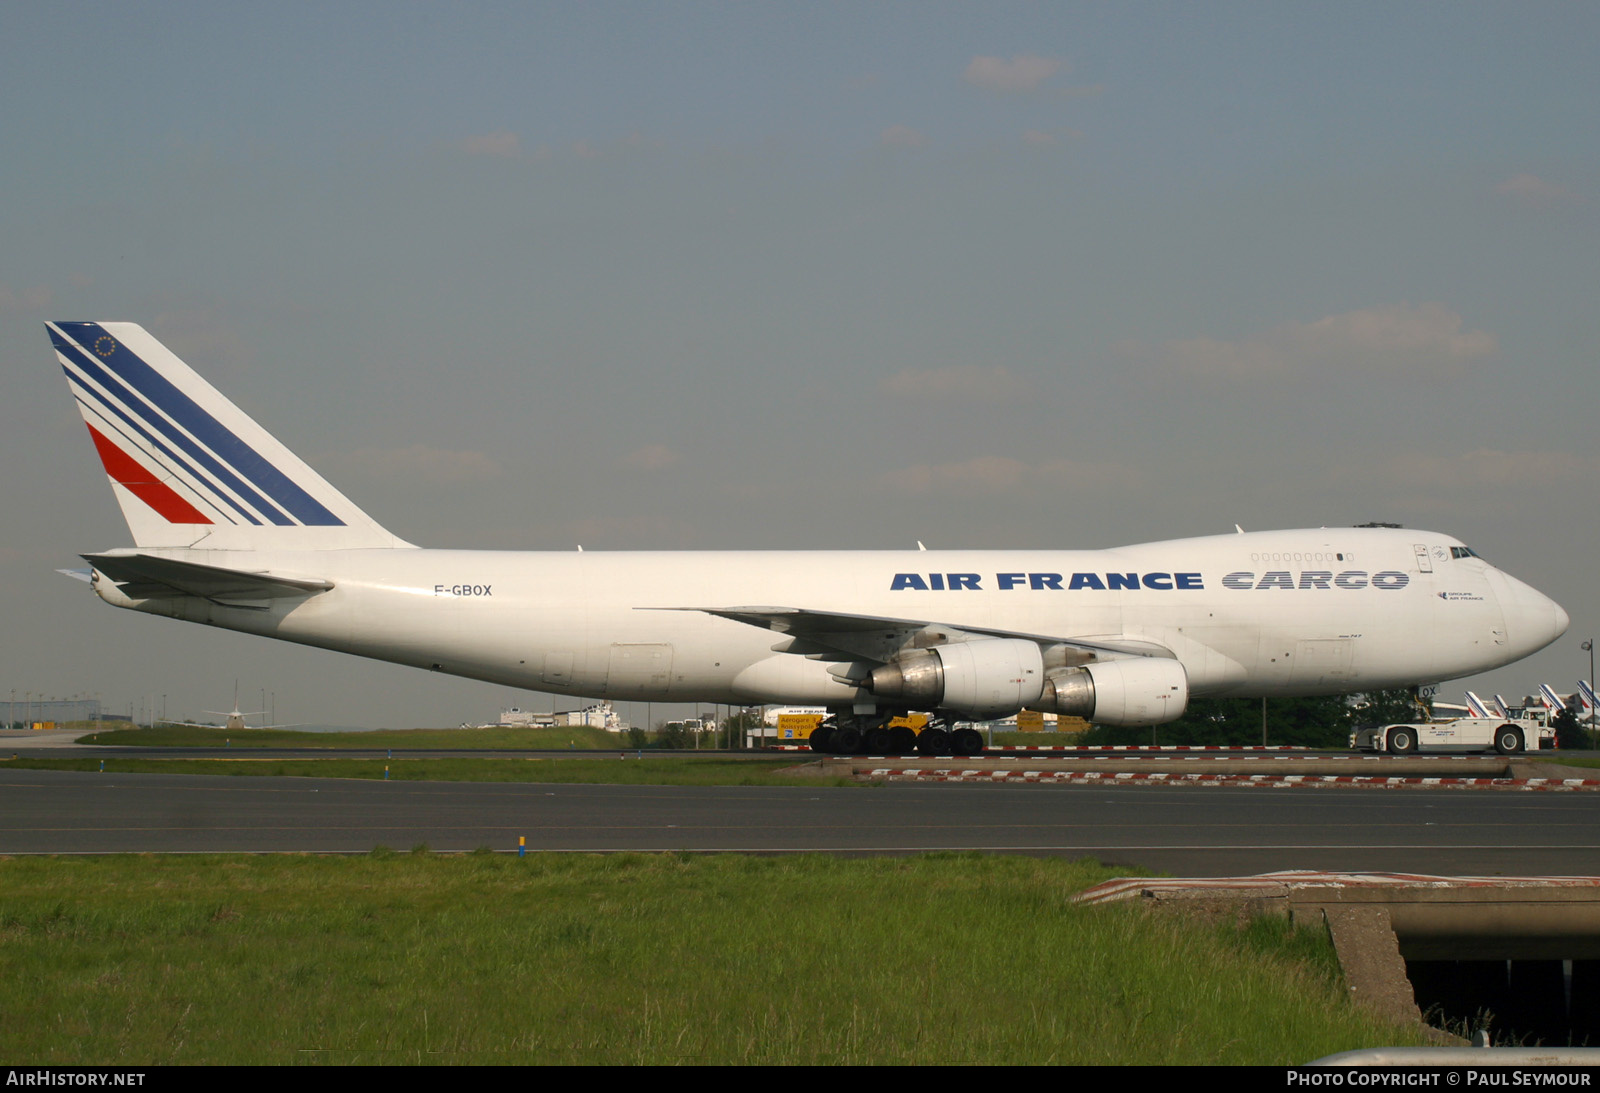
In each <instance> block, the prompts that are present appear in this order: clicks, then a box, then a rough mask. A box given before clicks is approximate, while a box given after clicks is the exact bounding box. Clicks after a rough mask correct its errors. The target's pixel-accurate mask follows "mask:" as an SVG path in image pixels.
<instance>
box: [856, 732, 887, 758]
mask: <svg viewBox="0 0 1600 1093" xmlns="http://www.w3.org/2000/svg"><path fill="white" fill-rule="evenodd" d="M889 740H890V733H889V730H888V729H882V728H879V729H868V730H867V734H866V736H864V737H862V741H861V745H862V751H863V752H864V753H865V754H867V755H888V754H889Z"/></svg>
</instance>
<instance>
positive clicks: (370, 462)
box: [341, 444, 502, 486]
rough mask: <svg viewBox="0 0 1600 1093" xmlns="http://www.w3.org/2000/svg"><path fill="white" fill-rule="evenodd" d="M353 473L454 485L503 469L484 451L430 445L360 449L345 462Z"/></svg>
mask: <svg viewBox="0 0 1600 1093" xmlns="http://www.w3.org/2000/svg"><path fill="white" fill-rule="evenodd" d="M341 461H342V462H344V463H345V464H347V465H348V466H350V467H351V468H352V469H353V470H355V471H356V472H358V473H360V474H364V475H368V476H370V477H373V478H385V479H398V480H402V481H406V482H423V483H426V484H428V485H430V486H454V485H460V484H461V483H463V482H481V481H483V480H485V479H489V478H494V477H497V476H498V475H499V474H500V473H501V470H502V468H501V466H500V464H499V463H497V462H495V460H494V459H493V458H492V457H490V456H488V455H486V454H485V453H483V452H451V451H445V450H443V449H440V448H430V447H428V446H427V445H426V444H409V445H407V446H406V447H403V448H357V449H355V450H354V451H352V452H350V453H348V454H347V455H345V456H344V457H343V458H342V460H341Z"/></svg>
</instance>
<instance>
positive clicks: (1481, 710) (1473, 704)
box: [1467, 691, 1491, 717]
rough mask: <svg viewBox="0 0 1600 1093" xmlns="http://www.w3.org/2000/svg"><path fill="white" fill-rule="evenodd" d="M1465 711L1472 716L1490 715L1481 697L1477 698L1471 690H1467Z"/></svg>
mask: <svg viewBox="0 0 1600 1093" xmlns="http://www.w3.org/2000/svg"><path fill="white" fill-rule="evenodd" d="M1467 712H1469V713H1470V714H1472V716H1473V717H1489V716H1491V714H1490V713H1489V707H1487V706H1485V705H1484V704H1483V699H1481V698H1479V697H1478V696H1477V695H1475V694H1473V693H1472V692H1471V691H1468V692H1467Z"/></svg>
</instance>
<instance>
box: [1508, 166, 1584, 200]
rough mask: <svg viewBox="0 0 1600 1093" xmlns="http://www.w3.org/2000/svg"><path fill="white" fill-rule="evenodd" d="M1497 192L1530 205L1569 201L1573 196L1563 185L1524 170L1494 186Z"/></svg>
mask: <svg viewBox="0 0 1600 1093" xmlns="http://www.w3.org/2000/svg"><path fill="white" fill-rule="evenodd" d="M1494 192H1495V193H1497V194H1505V195H1507V196H1509V197H1513V198H1516V199H1517V200H1519V201H1525V202H1527V203H1529V204H1531V205H1549V204H1553V203H1555V202H1560V201H1569V200H1571V199H1572V197H1573V196H1574V195H1573V193H1572V191H1571V190H1569V189H1567V188H1566V187H1565V186H1558V185H1556V184H1555V183H1554V182H1546V181H1545V180H1544V179H1542V178H1540V177H1539V176H1538V175H1531V174H1528V173H1527V172H1526V171H1524V172H1523V173H1522V174H1520V175H1513V176H1512V177H1510V178H1508V179H1506V180H1505V181H1504V182H1502V183H1500V185H1498V186H1496V187H1495V188H1494Z"/></svg>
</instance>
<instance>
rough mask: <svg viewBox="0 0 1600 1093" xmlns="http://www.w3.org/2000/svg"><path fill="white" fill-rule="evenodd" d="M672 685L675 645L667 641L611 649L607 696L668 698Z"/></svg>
mask: <svg viewBox="0 0 1600 1093" xmlns="http://www.w3.org/2000/svg"><path fill="white" fill-rule="evenodd" d="M671 683H672V646H671V645H670V644H668V643H666V642H640V643H637V644H625V643H618V644H616V645H613V646H612V647H611V661H610V666H609V669H608V671H607V673H606V694H607V695H608V696H610V697H611V698H665V697H666V694H667V689H668V687H669V686H671Z"/></svg>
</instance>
